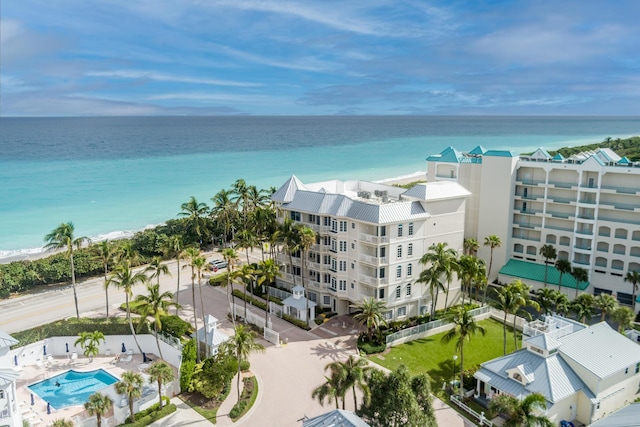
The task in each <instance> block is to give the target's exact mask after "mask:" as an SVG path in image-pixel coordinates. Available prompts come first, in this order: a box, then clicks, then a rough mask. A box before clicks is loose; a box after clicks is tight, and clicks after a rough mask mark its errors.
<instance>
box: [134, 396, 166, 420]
mask: <svg viewBox="0 0 640 427" xmlns="http://www.w3.org/2000/svg"><path fill="white" fill-rule="evenodd" d="M170 403H171V401H170V400H169V398H168V397H167V396H162V407H163V408H164V407H165V406H167V405H168V404H170ZM159 408H160V405H159V404H158V403H154V404H153V405H151V406H149V407H148V408H147V409H145V410H143V411H140V412H138V413H136V418H142V417H146V416H147V415H149V414H151V413H153V412H155V411H157V410H158V409H159ZM124 422H125V423H130V422H131V416H128V417H127V419H126V420H124Z"/></svg>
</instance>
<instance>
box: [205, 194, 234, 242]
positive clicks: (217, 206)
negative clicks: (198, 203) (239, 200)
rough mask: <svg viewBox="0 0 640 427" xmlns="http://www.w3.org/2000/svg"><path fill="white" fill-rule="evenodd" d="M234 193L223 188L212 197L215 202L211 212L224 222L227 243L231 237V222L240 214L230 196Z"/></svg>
mask: <svg viewBox="0 0 640 427" xmlns="http://www.w3.org/2000/svg"><path fill="white" fill-rule="evenodd" d="M232 194H233V192H232V191H231V190H225V189H222V190H220V191H218V192H217V193H216V195H215V196H213V197H212V198H211V201H212V202H213V208H212V209H211V214H212V215H213V216H214V217H215V219H217V220H218V221H219V222H221V223H222V224H223V229H224V242H225V243H227V241H228V240H227V239H228V238H229V232H230V231H231V224H232V223H233V220H234V219H235V218H236V217H237V215H238V211H237V209H236V206H235V205H234V204H233V202H232V200H231V197H230V196H231V195H232Z"/></svg>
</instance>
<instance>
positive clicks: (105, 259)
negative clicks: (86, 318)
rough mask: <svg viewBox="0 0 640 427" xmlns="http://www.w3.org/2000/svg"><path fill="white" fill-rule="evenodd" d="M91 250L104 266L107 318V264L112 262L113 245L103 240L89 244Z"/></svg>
mask: <svg viewBox="0 0 640 427" xmlns="http://www.w3.org/2000/svg"><path fill="white" fill-rule="evenodd" d="M91 251H92V253H93V255H94V256H95V258H96V260H98V261H100V263H101V264H102V266H103V267H104V296H105V302H106V304H105V306H106V308H107V319H108V318H109V285H108V277H107V276H108V275H109V265H110V264H111V263H112V262H113V255H114V251H113V245H111V244H110V243H109V241H108V240H103V241H102V242H98V243H96V244H94V245H92V246H91Z"/></svg>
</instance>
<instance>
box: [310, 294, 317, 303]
mask: <svg viewBox="0 0 640 427" xmlns="http://www.w3.org/2000/svg"><path fill="white" fill-rule="evenodd" d="M309 301H313V302H317V301H318V295H317V294H316V293H314V292H309Z"/></svg>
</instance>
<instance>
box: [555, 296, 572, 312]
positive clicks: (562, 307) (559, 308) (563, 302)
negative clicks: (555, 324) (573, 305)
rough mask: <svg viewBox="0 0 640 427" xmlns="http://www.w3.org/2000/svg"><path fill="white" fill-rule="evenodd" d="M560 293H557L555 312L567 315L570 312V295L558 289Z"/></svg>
mask: <svg viewBox="0 0 640 427" xmlns="http://www.w3.org/2000/svg"><path fill="white" fill-rule="evenodd" d="M556 292H557V293H558V294H557V295H556V305H555V312H556V313H558V314H561V315H563V316H566V315H567V313H569V308H570V301H569V297H568V296H566V295H565V294H563V293H562V292H560V291H556Z"/></svg>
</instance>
